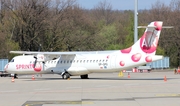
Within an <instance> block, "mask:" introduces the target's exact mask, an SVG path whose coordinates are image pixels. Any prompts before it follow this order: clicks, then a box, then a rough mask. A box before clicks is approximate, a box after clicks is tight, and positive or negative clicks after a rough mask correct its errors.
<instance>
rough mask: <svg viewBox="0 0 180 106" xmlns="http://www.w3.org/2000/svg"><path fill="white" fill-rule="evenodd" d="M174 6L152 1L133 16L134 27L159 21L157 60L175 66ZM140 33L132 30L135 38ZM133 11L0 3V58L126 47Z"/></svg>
mask: <svg viewBox="0 0 180 106" xmlns="http://www.w3.org/2000/svg"><path fill="white" fill-rule="evenodd" d="M179 13H180V0H172V1H171V3H170V4H169V5H165V4H164V3H163V2H159V1H157V2H156V3H154V4H152V7H151V9H148V10H146V9H145V10H139V11H138V24H139V25H143V26H144V25H147V24H149V23H150V22H151V21H155V20H160V21H163V25H165V26H174V28H173V29H163V30H162V32H161V38H160V41H159V46H158V50H157V54H159V55H164V56H169V57H170V65H171V67H177V66H179V65H180V43H179V42H180V39H179V38H180V36H179V34H180V21H179V19H180V16H179ZM143 32H144V29H138V36H139V37H140V36H141V35H142V34H143ZM133 36H134V11H133V10H113V9H112V5H111V4H110V3H108V2H107V1H102V2H99V3H98V4H97V5H96V6H95V7H94V8H93V9H90V10H88V9H84V8H82V7H80V6H79V4H78V2H77V1H76V0H0V48H1V49H0V58H8V59H11V58H12V57H13V54H9V51H11V50H23V51H38V50H39V49H40V50H41V51H80V50H81V51H91V50H114V49H124V48H126V47H129V46H130V45H132V44H133V43H134V42H133V41H134V40H133V39H134V37H133Z"/></svg>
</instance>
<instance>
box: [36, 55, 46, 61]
mask: <svg viewBox="0 0 180 106" xmlns="http://www.w3.org/2000/svg"><path fill="white" fill-rule="evenodd" d="M34 58H35V59H37V61H38V62H44V61H45V56H44V55H43V54H37V56H34Z"/></svg>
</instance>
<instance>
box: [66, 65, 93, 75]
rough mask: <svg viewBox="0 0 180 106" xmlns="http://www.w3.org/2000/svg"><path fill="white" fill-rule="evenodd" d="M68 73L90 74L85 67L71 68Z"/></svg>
mask: <svg viewBox="0 0 180 106" xmlns="http://www.w3.org/2000/svg"><path fill="white" fill-rule="evenodd" d="M67 71H68V73H69V74H71V75H85V74H89V73H90V72H89V71H88V70H87V69H86V68H84V67H70V68H68V69H67Z"/></svg>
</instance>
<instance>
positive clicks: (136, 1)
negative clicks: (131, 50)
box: [134, 0, 138, 43]
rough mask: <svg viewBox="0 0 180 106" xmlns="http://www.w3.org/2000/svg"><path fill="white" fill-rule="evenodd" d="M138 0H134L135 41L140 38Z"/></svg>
mask: <svg viewBox="0 0 180 106" xmlns="http://www.w3.org/2000/svg"><path fill="white" fill-rule="evenodd" d="M137 10H138V0H134V43H135V42H137V40H138V11H137Z"/></svg>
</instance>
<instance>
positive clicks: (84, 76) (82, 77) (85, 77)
mask: <svg viewBox="0 0 180 106" xmlns="http://www.w3.org/2000/svg"><path fill="white" fill-rule="evenodd" d="M81 79H89V78H88V74H86V75H81Z"/></svg>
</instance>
